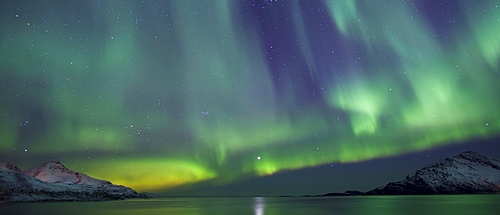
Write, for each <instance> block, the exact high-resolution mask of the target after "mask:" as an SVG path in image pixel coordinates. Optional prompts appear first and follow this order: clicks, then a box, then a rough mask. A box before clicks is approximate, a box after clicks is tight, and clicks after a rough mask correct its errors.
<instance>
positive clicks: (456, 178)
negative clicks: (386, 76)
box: [302, 151, 500, 197]
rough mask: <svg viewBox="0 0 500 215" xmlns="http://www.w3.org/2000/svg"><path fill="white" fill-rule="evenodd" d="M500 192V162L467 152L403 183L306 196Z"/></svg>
mask: <svg viewBox="0 0 500 215" xmlns="http://www.w3.org/2000/svg"><path fill="white" fill-rule="evenodd" d="M499 193H500V161H499V160H497V159H494V158H488V157H485V156H483V155H481V154H479V153H477V152H472V151H467V152H463V153H461V154H459V155H457V156H453V157H450V158H445V159H443V160H442V161H440V162H437V163H434V164H431V165H428V166H425V167H423V168H421V169H420V170H417V171H416V172H414V173H412V174H409V175H408V176H406V178H405V179H403V180H401V181H397V182H390V183H388V184H387V185H385V186H381V187H378V188H375V189H373V190H370V191H368V192H361V191H356V190H351V191H346V192H344V193H326V194H322V195H305V196H302V197H322V196H359V195H439V194H499Z"/></svg>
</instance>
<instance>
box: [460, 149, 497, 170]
mask: <svg viewBox="0 0 500 215" xmlns="http://www.w3.org/2000/svg"><path fill="white" fill-rule="evenodd" d="M453 158H455V159H459V160H460V159H461V160H466V161H469V162H473V163H476V164H480V165H483V166H490V167H492V168H495V169H498V170H500V161H498V160H496V159H493V158H487V157H485V156H483V155H481V154H479V153H477V152H473V151H467V152H463V153H461V154H459V155H457V156H454V157H453Z"/></svg>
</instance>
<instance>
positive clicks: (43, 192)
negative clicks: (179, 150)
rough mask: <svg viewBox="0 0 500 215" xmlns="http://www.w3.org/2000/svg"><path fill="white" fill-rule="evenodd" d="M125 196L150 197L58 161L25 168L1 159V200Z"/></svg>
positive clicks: (102, 199) (87, 198)
mask: <svg viewBox="0 0 500 215" xmlns="http://www.w3.org/2000/svg"><path fill="white" fill-rule="evenodd" d="M124 198H147V196H146V195H144V194H138V193H137V192H135V191H134V190H132V189H130V188H128V187H124V186H119V185H113V184H112V183H111V182H109V181H103V180H99V179H95V178H92V177H90V176H87V175H85V174H82V173H78V172H74V171H72V170H69V169H67V168H66V167H65V166H64V165H62V164H61V163H60V162H58V161H51V162H48V163H45V164H42V165H40V166H38V167H35V168H32V169H29V170H26V171H20V170H19V168H17V167H16V166H15V165H13V164H10V163H6V162H0V201H10V202H19V201H104V200H116V199H124Z"/></svg>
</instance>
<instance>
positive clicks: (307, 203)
mask: <svg viewBox="0 0 500 215" xmlns="http://www.w3.org/2000/svg"><path fill="white" fill-rule="evenodd" d="M499 202H500V195H455V196H450V195H446V196H445V195H443V196H351V197H320V198H312V197H311V198H300V197H287V198H278V197H254V198H165V199H134V200H125V201H110V202H41V203H5V204H0V214H51V215H54V214H72V215H78V214H176V215H177V214H179V215H182V214H190V215H197V214H248V215H252V214H253V215H261V214H262V215H264V214H265V215H273V214H375V215H376V214H383V215H391V214H419V215H420V214H453V215H460V214H498V211H499V210H500V204H498V203H499Z"/></svg>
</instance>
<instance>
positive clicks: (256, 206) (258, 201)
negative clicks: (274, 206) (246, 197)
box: [253, 197, 266, 215]
mask: <svg viewBox="0 0 500 215" xmlns="http://www.w3.org/2000/svg"><path fill="white" fill-rule="evenodd" d="M265 206H266V202H265V199H264V197H255V198H254V203H253V210H254V214H255V215H264V208H265Z"/></svg>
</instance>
